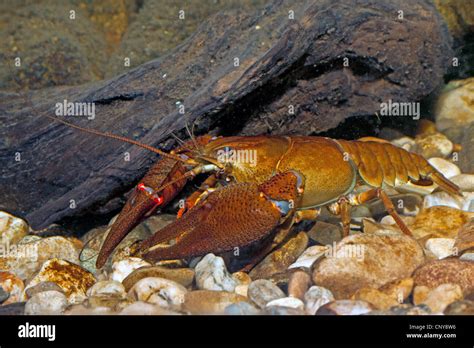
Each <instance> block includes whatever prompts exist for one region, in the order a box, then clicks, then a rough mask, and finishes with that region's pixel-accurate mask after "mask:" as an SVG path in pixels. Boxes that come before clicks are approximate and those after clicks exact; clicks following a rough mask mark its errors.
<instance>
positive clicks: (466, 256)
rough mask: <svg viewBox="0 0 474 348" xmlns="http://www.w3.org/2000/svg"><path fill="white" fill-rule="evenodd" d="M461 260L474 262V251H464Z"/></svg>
mask: <svg viewBox="0 0 474 348" xmlns="http://www.w3.org/2000/svg"><path fill="white" fill-rule="evenodd" d="M459 260H463V261H471V262H474V253H464V254H462V255H461V257H460V258H459Z"/></svg>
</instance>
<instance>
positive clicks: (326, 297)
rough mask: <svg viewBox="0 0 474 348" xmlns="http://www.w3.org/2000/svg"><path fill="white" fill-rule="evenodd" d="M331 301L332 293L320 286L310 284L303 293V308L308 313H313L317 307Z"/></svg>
mask: <svg viewBox="0 0 474 348" xmlns="http://www.w3.org/2000/svg"><path fill="white" fill-rule="evenodd" d="M331 301H334V295H333V294H332V292H331V291H330V290H328V289H326V288H323V287H322V286H316V285H315V286H312V287H310V288H309V289H308V291H306V294H304V302H305V310H306V313H308V314H310V315H314V314H315V313H316V312H317V311H318V309H319V307H321V306H323V305H325V304H326V303H328V302H331Z"/></svg>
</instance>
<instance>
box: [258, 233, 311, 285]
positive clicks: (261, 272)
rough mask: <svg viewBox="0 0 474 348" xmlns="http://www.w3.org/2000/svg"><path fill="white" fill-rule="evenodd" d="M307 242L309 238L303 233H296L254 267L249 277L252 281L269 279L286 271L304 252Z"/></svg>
mask: <svg viewBox="0 0 474 348" xmlns="http://www.w3.org/2000/svg"><path fill="white" fill-rule="evenodd" d="M308 241H309V238H308V235H307V234H306V233H305V232H300V233H298V234H297V235H296V236H295V237H293V238H291V239H289V240H288V241H287V242H286V243H285V244H283V246H281V247H280V248H279V249H277V250H276V251H273V252H272V253H270V254H269V255H268V256H267V257H265V259H264V260H263V261H262V262H260V263H259V264H258V265H257V266H255V267H254V269H252V271H251V272H250V273H249V275H250V277H251V278H252V279H266V278H270V277H271V276H272V275H273V274H276V273H280V272H284V271H286V270H287V269H288V267H289V266H290V265H291V264H292V263H293V262H295V261H296V260H297V259H298V257H299V256H300V255H301V254H302V253H303V252H304V250H305V249H306V246H307V245H308Z"/></svg>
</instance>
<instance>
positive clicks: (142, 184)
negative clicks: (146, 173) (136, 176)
mask: <svg viewBox="0 0 474 348" xmlns="http://www.w3.org/2000/svg"><path fill="white" fill-rule="evenodd" d="M137 188H138V189H139V190H140V191H145V184H144V183H142V182H141V183H139V184H138V185H137Z"/></svg>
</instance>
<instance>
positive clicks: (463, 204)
mask: <svg viewBox="0 0 474 348" xmlns="http://www.w3.org/2000/svg"><path fill="white" fill-rule="evenodd" d="M473 202H474V192H464V193H463V197H462V198H461V197H454V196H451V195H450V194H449V193H447V192H435V193H431V194H429V195H426V196H425V197H424V199H423V208H430V207H434V206H446V207H451V208H455V209H459V210H464V211H467V212H474V203H473Z"/></svg>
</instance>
